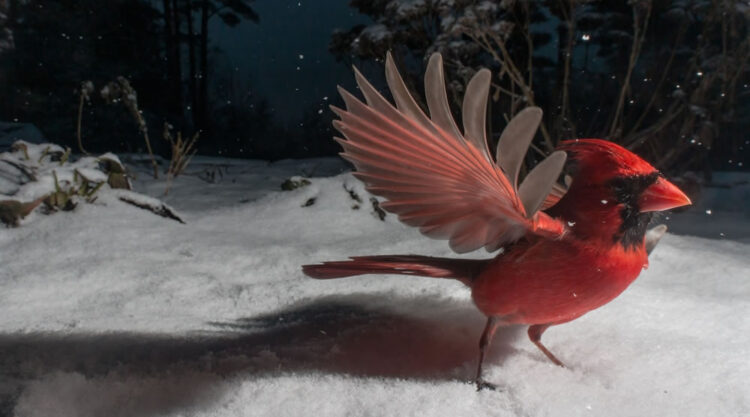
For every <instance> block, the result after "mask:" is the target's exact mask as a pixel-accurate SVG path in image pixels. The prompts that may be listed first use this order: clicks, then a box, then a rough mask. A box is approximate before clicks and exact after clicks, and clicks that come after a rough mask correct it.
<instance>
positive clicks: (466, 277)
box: [302, 255, 489, 285]
mask: <svg viewBox="0 0 750 417" xmlns="http://www.w3.org/2000/svg"><path fill="white" fill-rule="evenodd" d="M488 262H489V260H486V259H482V260H480V259H452V258H433V257H430V256H420V255H379V256H357V257H352V258H351V260H349V261H335V262H324V263H322V264H317V265H304V266H302V271H303V272H304V273H305V274H306V275H307V276H309V277H312V278H317V279H330V278H343V277H350V276H354V275H364V274H397V275H418V276H424V277H434V278H453V279H457V280H459V281H461V282H463V283H464V284H467V285H469V284H470V283H471V281H473V279H474V278H475V277H476V275H477V274H478V273H479V271H480V270H481V268H482V266H484V265H485V264H487V263H488Z"/></svg>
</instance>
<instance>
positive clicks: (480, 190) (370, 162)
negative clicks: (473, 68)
mask: <svg viewBox="0 0 750 417" xmlns="http://www.w3.org/2000/svg"><path fill="white" fill-rule="evenodd" d="M355 77H356V80H357V84H358V85H359V88H360V90H361V91H362V94H363V95H364V97H365V101H366V103H367V104H365V103H363V102H361V101H360V100H359V99H357V98H356V97H354V96H353V95H351V94H350V93H348V92H347V91H345V90H343V89H341V88H340V89H339V92H340V93H341V96H342V97H343V99H344V102H345V104H346V110H342V109H339V108H336V107H332V109H333V111H334V112H336V114H337V115H338V116H339V117H340V119H341V120H336V121H335V122H334V126H335V127H336V129H338V130H339V131H340V132H341V133H342V134H343V136H344V137H345V139H342V138H336V141H338V142H339V143H340V144H341V146H342V147H343V148H344V152H343V153H342V154H341V155H342V156H343V157H344V158H346V159H347V160H349V161H351V162H352V163H353V164H354V166H355V167H356V168H357V172H355V173H354V175H355V176H356V177H357V178H359V179H361V180H362V181H363V182H364V183H365V184H366V187H367V189H368V191H370V192H371V193H373V194H375V195H378V196H381V197H383V198H385V199H386V200H387V201H386V202H384V203H383V204H382V207H383V208H384V209H386V210H388V211H390V212H392V213H394V214H396V215H398V217H399V219H400V220H401V221H402V222H403V223H405V224H407V225H410V226H414V227H418V228H419V230H420V231H421V232H422V233H423V234H425V235H427V236H429V237H432V238H437V239H448V240H449V242H450V246H451V248H452V249H453V250H454V251H456V252H459V253H463V252H469V251H472V250H475V249H478V248H481V247H485V248H486V249H487V250H489V251H492V250H496V249H498V248H500V247H501V246H502V245H504V244H506V243H508V242H512V241H514V240H516V239H518V238H520V237H521V236H523V235H525V234H526V233H529V232H530V233H533V234H536V235H541V236H546V237H550V238H557V237H559V236H561V235H562V234H563V233H564V225H563V224H562V223H561V222H559V221H557V220H554V219H552V218H550V217H549V216H548V215H546V214H545V213H543V212H540V211H538V210H539V208H540V207H541V206H542V204H543V203H544V202H545V201H546V199H547V196H548V194H549V193H550V190H551V189H552V187H553V185H555V180H556V179H557V177H558V176H559V174H560V170H561V168H562V163H564V161H565V153H564V152H559V153H554V154H552V155H551V156H550V157H549V158H547V159H545V160H544V161H543V162H542V163H540V164H539V165H537V167H535V169H534V170H532V171H531V172H530V173H529V174H528V175H527V177H526V179H525V181H524V182H523V183H522V184H521V186H520V187H516V182H517V181H516V178H517V176H518V169H520V164H521V160H522V159H523V157H524V155H525V151H526V148H527V147H528V143H529V141H530V140H531V137H533V135H534V132H535V131H536V128H537V127H538V124H539V121H540V117H541V111H540V110H538V109H537V110H531V111H525V112H522V113H523V114H527V115H531V116H532V117H530V116H525V118H523V119H522V120H521V121H516V119H513V120H512V121H511V122H510V124H509V127H512V128H513V129H515V130H514V131H515V132H517V133H516V134H517V135H519V136H518V137H519V138H520V139H519V140H520V141H525V144H524V143H522V144H521V145H520V146H519V145H517V144H513V142H515V141H516V138H515V137H513V136H512V135H511V134H512V133H513V132H514V131H511V133H509V134H506V133H503V143H502V144H501V147H500V148H499V150H500V152H501V154H502V153H503V152H506V151H504V149H507V152H509V153H511V154H512V155H516V156H515V157H513V158H517V160H516V159H513V158H511V157H510V156H507V155H504V156H503V158H504V159H503V161H504V162H503V163H507V164H509V166H511V167H512V168H511V169H510V170H505V169H504V165H500V166H497V165H496V164H495V162H494V161H493V160H492V158H491V156H490V153H489V149H488V146H487V139H486V133H485V114H486V108H487V96H488V92H489V84H490V77H491V74H490V73H489V71H487V70H482V71H479V72H478V73H477V75H475V77H474V78H473V79H472V80H471V81H470V82H469V85H468V87H467V90H466V91H467V92H466V97H465V98H464V107H463V120H464V134H462V133H461V132H460V131H459V129H458V127H457V125H456V123H455V121H454V119H453V116H452V114H451V111H450V107H449V106H448V97H447V94H446V91H445V81H444V75H443V69H442V59H441V57H440V55H439V54H435V55H433V56H432V57H431V58H430V61H429V63H428V67H427V72H426V75H425V92H426V101H427V106H428V108H429V110H430V116H431V117H427V115H426V114H425V113H424V112H423V111H422V109H421V108H420V107H419V105H418V104H417V103H416V101H415V100H414V98H413V97H412V96H411V94H410V93H409V91H408V89H407V88H406V85H405V84H404V81H403V79H402V78H401V76H400V75H399V73H398V70H397V69H396V66H395V64H394V63H393V59H392V57H391V56H390V54H388V56H387V59H386V80H387V82H388V86H389V88H390V90H391V93H392V95H393V98H394V101H395V103H396V107H394V106H393V105H392V104H391V103H390V102H388V101H387V100H386V99H385V98H384V97H383V96H382V95H381V94H380V93H379V92H378V91H377V90H376V89H375V88H374V87H373V86H372V85H371V84H370V83H369V82H368V81H367V80H366V79H365V78H364V77H363V76H362V74H361V73H360V72H359V71H357V70H356V68H355ZM536 115H538V117H537V116H536ZM527 136H528V138H527ZM501 148H502V149H501ZM520 148H523V149H522V150H523V152H521V151H520V150H519V149H520ZM512 155H511V156H512ZM510 172H514V173H515V174H513V175H510V174H509V173H510Z"/></svg>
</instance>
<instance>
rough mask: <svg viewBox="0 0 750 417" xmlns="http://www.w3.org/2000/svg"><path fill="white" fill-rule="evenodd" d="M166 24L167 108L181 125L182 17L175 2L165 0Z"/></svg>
mask: <svg viewBox="0 0 750 417" xmlns="http://www.w3.org/2000/svg"><path fill="white" fill-rule="evenodd" d="M163 6H164V24H165V29H166V31H165V32H166V37H165V38H166V39H165V41H166V42H165V43H166V48H167V51H166V52H167V85H168V86H169V97H168V98H167V101H168V102H167V106H168V109H169V113H170V115H172V116H173V117H175V118H177V121H179V122H180V123H181V122H182V119H183V110H182V108H183V106H182V65H181V59H180V38H179V31H180V15H179V13H177V7H176V6H177V5H176V4H175V0H163Z"/></svg>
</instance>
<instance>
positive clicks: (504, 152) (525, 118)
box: [496, 107, 542, 190]
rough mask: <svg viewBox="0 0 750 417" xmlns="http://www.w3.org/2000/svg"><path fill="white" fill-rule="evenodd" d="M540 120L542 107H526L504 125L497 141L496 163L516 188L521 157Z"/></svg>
mask: <svg viewBox="0 0 750 417" xmlns="http://www.w3.org/2000/svg"><path fill="white" fill-rule="evenodd" d="M541 121H542V109H540V108H539V107H527V108H525V109H523V110H521V111H520V112H518V114H516V116H515V117H513V119H511V120H510V121H509V122H508V125H507V126H505V129H504V130H503V133H501V134H500V139H499V140H498V142H497V154H496V155H497V158H496V159H497V164H498V165H499V166H500V167H502V168H503V171H505V175H507V176H508V180H510V183H511V184H513V188H514V189H516V190H517V189H518V174H519V172H520V171H521V165H522V164H523V157H524V156H525V155H526V151H527V150H528V149H529V144H531V140H532V139H534V135H535V134H536V130H537V128H539V123H541Z"/></svg>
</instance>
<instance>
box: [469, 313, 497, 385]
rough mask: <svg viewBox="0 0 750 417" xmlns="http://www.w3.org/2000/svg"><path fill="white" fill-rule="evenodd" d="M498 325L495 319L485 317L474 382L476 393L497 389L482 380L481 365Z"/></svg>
mask: <svg viewBox="0 0 750 417" xmlns="http://www.w3.org/2000/svg"><path fill="white" fill-rule="evenodd" d="M499 324H500V322H499V320H498V319H497V317H487V324H486V325H485V326H484V331H483V332H482V337H481V338H480V339H479V365H478V366H477V377H476V378H475V379H474V382H475V383H476V384H477V391H481V390H482V389H485V388H488V389H491V390H494V389H497V386H496V385H494V384H490V383H489V382H487V381H485V380H484V379H483V378H482V363H483V362H484V355H485V354H486V353H487V349H489V347H490V342H492V337H493V336H494V335H495V330H497V326H498V325H499Z"/></svg>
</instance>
